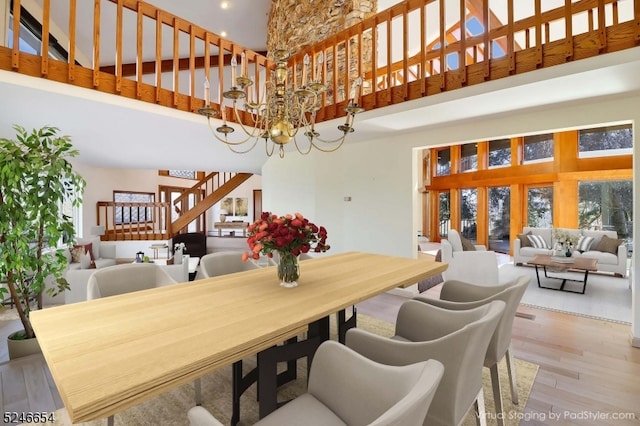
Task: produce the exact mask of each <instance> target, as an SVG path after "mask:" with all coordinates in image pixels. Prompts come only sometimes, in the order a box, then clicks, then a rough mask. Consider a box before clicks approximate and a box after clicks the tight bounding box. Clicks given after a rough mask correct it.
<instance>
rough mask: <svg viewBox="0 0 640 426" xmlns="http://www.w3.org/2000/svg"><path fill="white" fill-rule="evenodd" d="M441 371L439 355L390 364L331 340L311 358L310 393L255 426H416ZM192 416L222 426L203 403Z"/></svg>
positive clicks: (206, 425) (200, 423)
mask: <svg viewBox="0 0 640 426" xmlns="http://www.w3.org/2000/svg"><path fill="white" fill-rule="evenodd" d="M443 373H444V367H443V366H442V363H440V362H438V361H436V360H427V361H422V362H418V363H414V364H410V365H406V366H390V365H385V364H380V363H378V362H375V361H372V360H370V359H368V358H366V357H364V356H362V355H360V354H358V353H357V352H355V351H353V350H351V349H349V348H347V347H346V346H344V345H342V344H340V343H338V342H335V341H331V340H328V341H325V342H324V343H322V344H321V345H320V346H319V347H318V350H317V351H316V354H315V356H314V358H313V362H312V364H311V370H310V373H309V384H308V390H307V392H306V393H305V394H303V395H301V396H299V397H297V398H295V399H294V400H292V401H290V402H288V403H286V404H285V405H283V406H282V407H280V408H278V409H277V410H275V411H274V412H272V413H271V414H269V415H268V416H266V417H264V418H263V419H261V420H260V421H258V422H257V423H255V426H282V425H305V426H334V425H335V426H339V425H369V426H391V425H403V426H418V425H421V424H422V421H423V419H424V416H425V415H426V413H427V410H428V409H429V406H430V405H431V401H432V400H433V396H434V394H435V392H436V389H437V387H438V385H439V383H440V380H441V379H442V375H443ZM188 418H189V422H190V424H191V426H220V425H221V423H220V422H219V421H218V420H217V419H216V418H215V417H213V416H212V415H211V414H210V413H209V412H208V411H207V410H206V409H204V408H203V407H194V408H192V409H190V410H189V412H188Z"/></svg>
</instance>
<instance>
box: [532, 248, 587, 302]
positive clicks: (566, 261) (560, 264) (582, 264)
mask: <svg viewBox="0 0 640 426" xmlns="http://www.w3.org/2000/svg"><path fill="white" fill-rule="evenodd" d="M527 263H529V264H530V265H533V266H535V267H536V278H537V279H538V287H539V288H544V289H547V290H558V291H566V292H569V293H578V294H584V292H585V290H586V289H587V278H589V271H597V270H598V268H597V265H598V260H597V259H588V258H585V257H564V258H562V257H555V256H550V255H548V254H539V255H537V256H536V257H534V258H533V259H532V260H530V261H529V262H527ZM540 266H542V269H543V270H544V277H545V278H551V279H556V280H562V284H560V287H545V286H543V285H541V284H540V273H539V271H538V267H540ZM548 267H552V268H554V269H555V270H558V269H559V270H561V271H562V272H565V271H568V270H569V269H573V270H577V271H584V279H583V280H582V281H580V280H572V279H569V278H564V277H554V276H551V275H549V274H548V271H547V268H548ZM567 281H572V282H581V283H582V291H575V290H570V289H566V288H565V287H564V286H565V284H566V283H567Z"/></svg>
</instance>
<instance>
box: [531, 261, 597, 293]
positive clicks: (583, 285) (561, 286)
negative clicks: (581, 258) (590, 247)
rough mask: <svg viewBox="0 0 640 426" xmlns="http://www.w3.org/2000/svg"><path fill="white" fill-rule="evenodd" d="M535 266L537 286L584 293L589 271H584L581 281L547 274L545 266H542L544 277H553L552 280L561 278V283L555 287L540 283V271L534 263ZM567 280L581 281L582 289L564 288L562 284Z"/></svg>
mask: <svg viewBox="0 0 640 426" xmlns="http://www.w3.org/2000/svg"><path fill="white" fill-rule="evenodd" d="M534 266H535V267H536V278H537V279H538V288H544V289H546V290H557V291H566V292H567V293H577V294H584V292H585V290H586V289H587V278H589V271H588V270H585V271H584V279H583V280H582V281H580V280H572V279H570V278H562V277H553V276H550V275H548V274H547V267H546V266H542V268H543V270H544V277H545V278H550V279H554V280H562V284H560V287H558V288H556V287H545V286H543V285H541V284H540V273H539V272H538V265H534ZM567 281H571V282H576V283H582V291H575V290H569V289H565V288H564V285H565V284H566V283H567Z"/></svg>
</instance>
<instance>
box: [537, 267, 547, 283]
mask: <svg viewBox="0 0 640 426" xmlns="http://www.w3.org/2000/svg"><path fill="white" fill-rule="evenodd" d="M535 268H536V278H537V279H538V288H544V287H542V286H541V285H540V274H539V273H538V265H535ZM544 274H545V276H546V275H547V268H545V269H544Z"/></svg>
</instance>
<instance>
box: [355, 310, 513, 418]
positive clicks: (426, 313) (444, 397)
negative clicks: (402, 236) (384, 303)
mask: <svg viewBox="0 0 640 426" xmlns="http://www.w3.org/2000/svg"><path fill="white" fill-rule="evenodd" d="M504 308H505V303H504V302H502V301H493V302H491V303H489V304H486V305H484V306H480V307H477V308H474V309H469V310H466V311H452V310H448V309H442V308H439V307H437V306H433V305H429V304H427V303H423V302H420V301H417V300H409V301H407V302H405V303H403V304H402V306H401V307H400V311H399V312H398V317H397V320H396V335H395V336H394V337H392V338H390V339H389V338H386V337H381V336H378V335H376V334H373V333H370V332H368V331H365V330H361V329H359V328H352V329H350V330H349V331H347V336H346V344H347V346H348V347H350V348H352V349H354V350H355V351H356V352H358V353H360V354H362V355H364V356H366V357H367V358H369V359H372V360H374V361H376V362H380V363H382V364H387V365H408V364H412V363H415V362H421V361H424V360H428V359H435V360H438V361H440V362H441V363H442V364H443V365H444V375H443V376H442V381H441V383H440V385H439V386H438V389H437V390H436V394H435V396H434V398H433V403H432V404H431V407H430V408H429V411H428V412H427V416H426V418H425V419H424V424H425V425H443V426H444V425H449V426H450V425H458V424H460V422H461V421H462V420H463V419H464V417H465V415H466V413H467V412H468V411H469V409H470V408H471V406H472V405H474V403H475V408H476V410H477V412H478V415H477V419H478V420H481V419H484V394H483V392H482V366H483V362H484V358H485V354H486V351H487V347H488V346H489V341H490V340H491V337H492V336H493V333H494V331H495V329H496V325H497V324H498V321H499V320H500V318H501V316H502V312H503V311H504Z"/></svg>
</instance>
